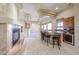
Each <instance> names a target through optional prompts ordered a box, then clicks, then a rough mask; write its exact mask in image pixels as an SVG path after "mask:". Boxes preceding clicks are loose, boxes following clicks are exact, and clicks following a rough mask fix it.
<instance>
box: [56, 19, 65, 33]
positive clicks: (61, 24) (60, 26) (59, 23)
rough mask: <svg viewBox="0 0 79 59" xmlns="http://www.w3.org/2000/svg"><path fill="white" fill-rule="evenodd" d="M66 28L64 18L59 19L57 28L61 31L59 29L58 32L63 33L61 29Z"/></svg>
mask: <svg viewBox="0 0 79 59" xmlns="http://www.w3.org/2000/svg"><path fill="white" fill-rule="evenodd" d="M63 29H64V28H63V21H62V20H57V30H59V31H57V32H58V33H61V32H62V31H60V30H63Z"/></svg>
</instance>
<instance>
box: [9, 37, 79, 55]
mask: <svg viewBox="0 0 79 59" xmlns="http://www.w3.org/2000/svg"><path fill="white" fill-rule="evenodd" d="M17 46H19V44H17ZM17 46H15V47H14V50H12V52H14V51H15V52H16V51H17ZM22 47H23V48H21V49H19V51H18V52H17V53H15V54H18V55H78V54H79V48H77V47H75V46H72V45H69V44H67V43H64V44H63V47H61V49H60V50H59V49H58V47H57V46H55V48H52V45H50V46H47V45H46V43H45V42H42V41H41V39H40V38H38V37H29V38H26V39H25V41H24V44H23V45H22ZM18 48H19V47H18ZM12 52H11V53H9V54H13V53H12Z"/></svg>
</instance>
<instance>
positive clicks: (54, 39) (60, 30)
mask: <svg viewBox="0 0 79 59" xmlns="http://www.w3.org/2000/svg"><path fill="white" fill-rule="evenodd" d="M42 26H43V25H42ZM46 27H48V28H47V29H46ZM42 28H43V29H41V31H40V33H41V40H42V41H44V42H45V43H46V44H47V46H49V45H52V48H54V47H55V46H56V45H57V47H58V49H59V50H60V49H61V47H63V45H64V44H63V43H67V44H69V45H72V46H75V40H74V16H71V17H68V18H60V19H57V20H56V29H54V30H53V28H52V23H48V25H46V24H44V26H43V27H42Z"/></svg>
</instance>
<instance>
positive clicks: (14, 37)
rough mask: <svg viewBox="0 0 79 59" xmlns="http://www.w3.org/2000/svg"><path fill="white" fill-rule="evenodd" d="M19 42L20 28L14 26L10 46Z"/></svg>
mask: <svg viewBox="0 0 79 59" xmlns="http://www.w3.org/2000/svg"><path fill="white" fill-rule="evenodd" d="M18 40H20V26H18V25H14V26H13V29H12V45H13V46H14V45H15V44H16V43H17V42H18Z"/></svg>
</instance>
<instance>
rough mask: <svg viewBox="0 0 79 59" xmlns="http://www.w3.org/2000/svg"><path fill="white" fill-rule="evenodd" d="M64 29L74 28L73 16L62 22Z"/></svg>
mask: <svg viewBox="0 0 79 59" xmlns="http://www.w3.org/2000/svg"><path fill="white" fill-rule="evenodd" d="M64 28H65V29H69V28H74V16H72V17H69V18H66V19H65V20H64Z"/></svg>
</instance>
